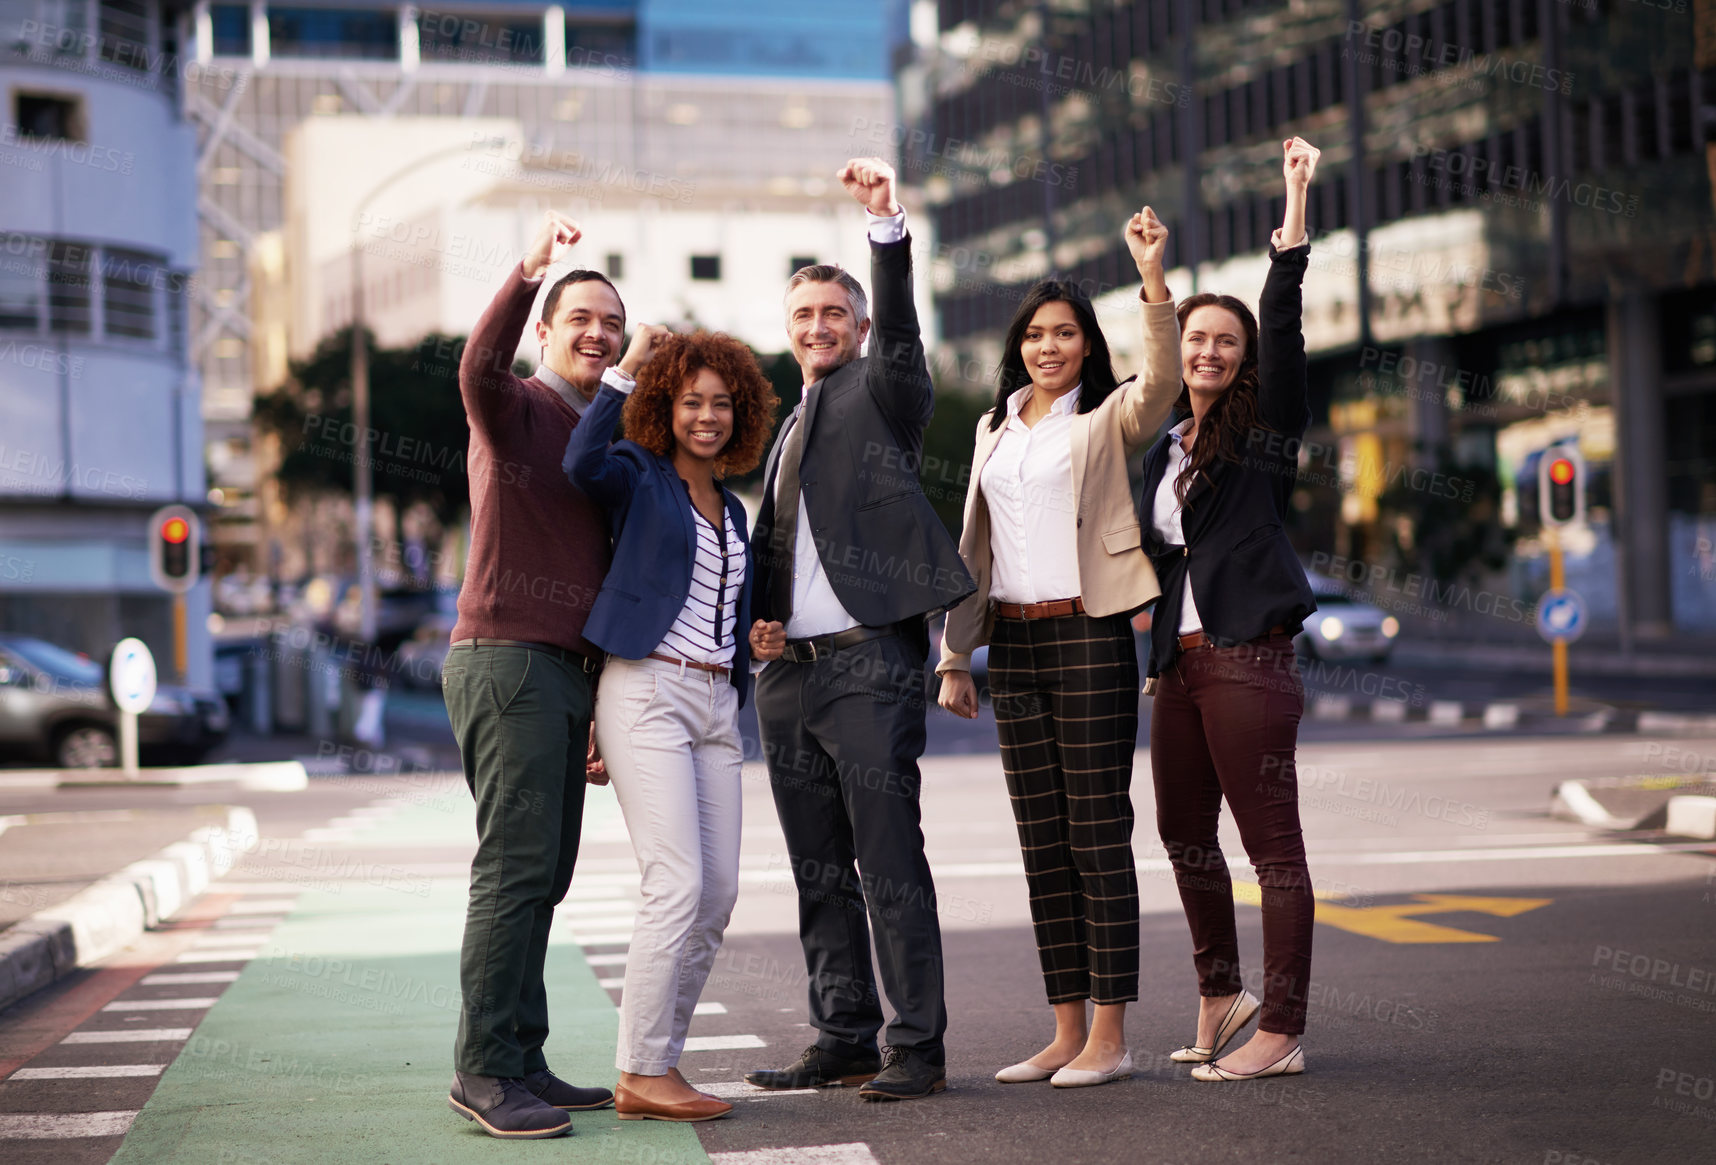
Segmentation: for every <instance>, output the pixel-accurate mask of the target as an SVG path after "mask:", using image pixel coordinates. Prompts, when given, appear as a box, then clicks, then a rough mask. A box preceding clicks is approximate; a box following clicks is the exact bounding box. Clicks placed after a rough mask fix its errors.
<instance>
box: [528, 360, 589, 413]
mask: <svg viewBox="0 0 1716 1165" xmlns="http://www.w3.org/2000/svg"><path fill="white" fill-rule="evenodd" d="M536 379H538V380H540V381H542V383H544V384H546V385H547V386H548V387H549V388H552V389H553V390H554V392H555V394H556V395H557V396H559V397H560V399H561V400H563V401H565V402H566V403H567V404H568V405H570V406H571V408H572V412H573V413H574V414H575V415H577V416H578V417H580V418H582V417H583V416H584V410H585V409H587V408H589V407H590V402H589V401H587V400H585V399H584V394H583V393H581V392H579V391H578V390H577V389H576V388H574V387H572V382H571V381H570V380H567V379H566V378H565V377H564V376H562V375H560V374H559V373H558V372H556V371H554V369H552V368H550V367H549V366H548V365H546V364H538V365H537V366H536Z"/></svg>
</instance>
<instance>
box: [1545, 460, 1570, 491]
mask: <svg viewBox="0 0 1716 1165" xmlns="http://www.w3.org/2000/svg"><path fill="white" fill-rule="evenodd" d="M1549 480H1550V481H1552V482H1554V483H1555V484H1556V485H1566V484H1568V483H1569V482H1571V481H1572V480H1573V462H1571V461H1569V460H1568V459H1567V458H1565V457H1557V458H1556V459H1555V460H1554V461H1552V462H1550V463H1549Z"/></svg>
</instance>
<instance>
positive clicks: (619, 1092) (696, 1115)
mask: <svg viewBox="0 0 1716 1165" xmlns="http://www.w3.org/2000/svg"><path fill="white" fill-rule="evenodd" d="M699 1095H702V1094H701V1093H699ZM732 1111H733V1106H732V1105H730V1104H728V1103H727V1102H726V1101H725V1100H716V1099H715V1098H714V1097H705V1098H704V1099H702V1100H681V1101H676V1102H675V1103H673V1104H658V1103H656V1102H655V1101H653V1100H645V1099H644V1098H643V1097H641V1096H639V1095H638V1094H637V1093H635V1092H628V1091H626V1086H625V1085H624V1084H621V1085H619V1086H618V1087H616V1088H615V1089H614V1112H615V1113H617V1114H618V1115H619V1118H620V1119H621V1120H623V1121H679V1122H681V1123H685V1124H691V1123H694V1122H696V1121H712V1120H720V1119H721V1118H722V1117H724V1116H726V1115H727V1114H728V1113H730V1112H732Z"/></svg>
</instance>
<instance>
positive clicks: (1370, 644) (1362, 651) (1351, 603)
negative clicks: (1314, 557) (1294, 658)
mask: <svg viewBox="0 0 1716 1165" xmlns="http://www.w3.org/2000/svg"><path fill="white" fill-rule="evenodd" d="M1305 578H1306V580H1307V581H1308V582H1309V583H1310V584H1311V593H1312V594H1313V595H1314V596H1316V599H1317V609H1316V610H1315V611H1314V612H1312V614H1311V617H1310V618H1309V619H1307V620H1305V629H1304V630H1303V631H1301V632H1299V635H1298V637H1297V638H1295V639H1294V640H1293V644H1294V646H1295V647H1296V648H1298V650H1299V653H1300V654H1301V655H1306V656H1309V657H1311V658H1313V659H1326V660H1352V659H1363V660H1369V661H1370V662H1371V663H1381V662H1383V661H1384V660H1386V659H1387V658H1388V656H1389V653H1390V652H1392V651H1393V650H1394V644H1395V641H1396V639H1398V638H1399V635H1400V620H1398V619H1396V618H1395V617H1394V616H1393V615H1390V614H1388V613H1387V612H1385V611H1384V610H1382V608H1380V607H1375V606H1372V605H1371V604H1370V603H1367V602H1365V601H1364V599H1363V598H1362V597H1361V596H1359V595H1358V594H1356V593H1354V592H1353V591H1352V590H1351V589H1350V588H1348V587H1347V586H1346V585H1344V584H1343V583H1341V582H1339V581H1337V580H1335V579H1332V578H1329V577H1328V576H1326V575H1321V574H1318V573H1316V572H1315V571H1310V570H1307V571H1306V572H1305Z"/></svg>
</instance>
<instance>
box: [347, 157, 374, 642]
mask: <svg viewBox="0 0 1716 1165" xmlns="http://www.w3.org/2000/svg"><path fill="white" fill-rule="evenodd" d="M377 193H379V190H378V191H377ZM370 197H371V198H373V197H374V195H373V194H372V195H371V196H370ZM364 201H365V202H366V203H367V202H368V199H365V200H364ZM362 213H363V205H362V204H360V205H359V207H358V213H357V214H356V215H354V216H353V218H354V222H353V224H352V424H353V426H354V427H355V428H356V429H357V448H356V449H355V450H354V451H353V454H352V474H353V481H352V497H353V506H352V508H353V520H354V524H355V526H356V529H355V530H354V531H353V536H354V537H355V538H356V540H357V566H358V627H359V630H358V638H359V640H361V641H362V643H363V644H364V647H365V649H366V650H367V649H368V647H369V645H370V644H373V643H374V642H375V547H374V539H372V538H371V537H370V531H371V528H372V525H373V522H374V509H375V496H374V495H375V477H374V469H373V467H372V466H371V465H370V460H369V335H368V332H367V331H366V330H365V327H364V317H363V244H362V243H361V242H360V241H359V240H358V237H357V222H356V221H355V220H356V219H358V218H361V216H362Z"/></svg>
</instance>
